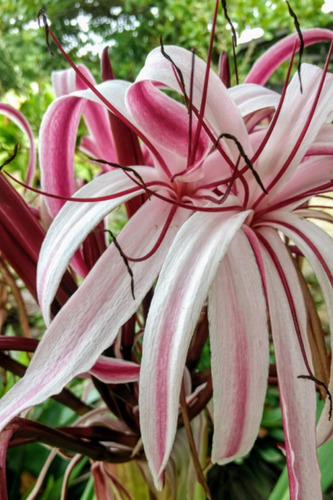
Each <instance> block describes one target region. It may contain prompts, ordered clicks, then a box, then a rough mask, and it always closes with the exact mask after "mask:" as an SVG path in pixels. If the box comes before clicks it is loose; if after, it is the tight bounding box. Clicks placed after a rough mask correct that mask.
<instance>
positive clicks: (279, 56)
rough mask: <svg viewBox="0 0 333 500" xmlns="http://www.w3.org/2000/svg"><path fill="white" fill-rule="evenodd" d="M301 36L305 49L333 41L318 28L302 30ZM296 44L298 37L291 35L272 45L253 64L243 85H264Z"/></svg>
mask: <svg viewBox="0 0 333 500" xmlns="http://www.w3.org/2000/svg"><path fill="white" fill-rule="evenodd" d="M302 35H303V40H304V46H305V47H307V46H308V45H312V44H314V43H318V42H323V41H326V40H327V41H329V42H332V40H333V32H332V31H330V30H326V29H320V28H314V29H309V30H304V31H303V30H302ZM297 43H298V44H299V35H298V34H297V33H293V34H292V35H289V36H287V37H285V38H283V39H282V40H281V41H279V42H277V43H276V44H275V45H273V47H271V48H270V49H269V50H267V51H266V52H265V53H264V54H263V55H262V56H261V57H260V58H259V59H258V60H257V61H256V62H255V64H254V65H253V67H252V69H251V71H250V72H249V74H248V75H247V77H246V78H245V83H257V84H259V85H264V84H265V83H266V82H267V80H268V79H269V77H270V76H271V75H272V74H273V73H274V71H275V70H276V69H277V68H278V67H279V66H280V65H281V63H282V62H283V61H286V60H287V59H289V57H290V56H291V55H292V53H293V50H294V47H295V44H297ZM298 48H299V46H298Z"/></svg>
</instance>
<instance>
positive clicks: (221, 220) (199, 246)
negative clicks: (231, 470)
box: [139, 211, 250, 488]
mask: <svg viewBox="0 0 333 500" xmlns="http://www.w3.org/2000/svg"><path fill="white" fill-rule="evenodd" d="M249 214H250V211H244V212H241V213H239V214H236V215H233V216H232V217H230V218H225V217H223V216H221V214H211V213H210V214H207V213H195V214H194V215H193V216H192V217H191V218H190V219H189V220H188V221H187V223H186V224H184V226H183V227H182V229H181V231H179V233H178V235H177V237H176V239H175V241H174V243H173V245H172V247H171V248H170V251H169V253H168V256H167V259H166V261H165V263H164V265H163V268H162V270H161V273H160V276H159V280H158V283H157V286H156V289H155V294H154V298H153V301H152V303H151V307H150V311H149V315H148V318H147V323H146V329H145V334H144V340H143V357H142V363H141V374H140V391H139V407H140V426H141V434H142V439H143V444H144V448H145V453H146V456H147V458H148V463H149V467H150V469H151V471H152V474H153V477H154V482H155V484H156V487H157V488H161V486H162V484H161V483H162V479H161V478H162V475H163V470H164V468H165V466H166V464H167V461H168V458H169V455H170V452H171V449H172V445H173V442H174V437H175V433H176V427H177V417H178V404H179V394H180V387H181V382H182V377H183V373H184V367H185V360H186V355H187V350H188V347H189V343H190V341H191V336H192V333H193V330H194V327H195V325H196V323H197V321H198V318H199V315H200V312H201V309H202V306H203V304H204V301H205V300H206V298H207V295H208V290H209V287H210V284H211V283H212V281H213V279H214V276H215V274H216V271H217V268H218V266H219V263H220V261H221V260H222V259H223V257H224V255H225V253H226V252H227V250H228V247H229V245H230V243H231V241H232V239H233V238H234V236H235V234H236V233H237V231H238V230H239V228H240V226H241V225H242V223H243V222H244V220H245V219H246V217H247V216H248V215H249Z"/></svg>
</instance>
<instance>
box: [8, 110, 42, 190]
mask: <svg viewBox="0 0 333 500" xmlns="http://www.w3.org/2000/svg"><path fill="white" fill-rule="evenodd" d="M0 114H2V115H5V116H8V118H10V119H11V120H12V122H14V123H15V124H16V125H17V126H18V127H19V128H20V129H21V130H22V132H24V133H25V134H26V136H27V137H28V140H29V143H30V157H29V164H28V169H27V177H26V183H27V184H29V185H30V184H31V183H32V180H33V178H34V175H35V170H36V149H35V142H34V136H33V133H32V130H31V127H30V125H29V123H28V121H27V120H26V118H25V117H24V116H23V115H22V113H20V112H19V111H18V110H17V109H15V108H13V107H12V106H10V105H9V104H4V103H2V102H1V103H0Z"/></svg>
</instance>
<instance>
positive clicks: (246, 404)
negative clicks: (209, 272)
mask: <svg viewBox="0 0 333 500" xmlns="http://www.w3.org/2000/svg"><path fill="white" fill-rule="evenodd" d="M242 262H243V263H244V262H246V268H244V267H243V266H242V265H241V263H242ZM208 319H209V331H210V339H211V366H212V378H213V401H214V422H215V425H214V436H213V449H212V462H213V463H215V462H218V463H219V464H225V463H227V462H230V461H232V460H233V459H234V458H236V457H239V456H243V455H245V454H246V453H248V452H249V451H250V449H251V448H252V446H253V444H254V441H255V440H256V438H257V436H258V431H259V426H260V421H261V416H262V411H263V406H264V400H265V395H266V388H267V377H268V364H269V342H268V339H269V335H268V325H267V310H266V302H265V296H264V291H263V285H262V279H261V276H260V273H259V270H258V266H257V263H256V260H255V257H254V255H253V251H252V249H251V246H250V243H249V242H248V240H247V238H246V237H245V236H244V234H243V233H242V231H239V232H238V233H237V235H236V237H235V238H234V240H233V241H232V243H231V245H230V247H229V251H228V253H227V254H226V256H225V258H224V259H223V262H222V263H221V265H220V268H219V270H218V273H217V275H216V278H215V280H214V282H213V284H212V287H211V290H210V293H209V297H208Z"/></svg>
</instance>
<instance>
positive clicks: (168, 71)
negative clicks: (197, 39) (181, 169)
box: [136, 45, 251, 159]
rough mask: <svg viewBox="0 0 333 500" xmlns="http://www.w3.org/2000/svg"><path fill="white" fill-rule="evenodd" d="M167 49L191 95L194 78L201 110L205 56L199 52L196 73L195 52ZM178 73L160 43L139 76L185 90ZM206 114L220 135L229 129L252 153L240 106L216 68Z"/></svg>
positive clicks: (210, 82)
mask: <svg viewBox="0 0 333 500" xmlns="http://www.w3.org/2000/svg"><path fill="white" fill-rule="evenodd" d="M164 50H165V52H166V53H167V54H168V56H169V57H170V58H171V59H172V61H173V62H174V64H175V65H176V66H177V67H178V68H179V69H180V71H181V73H182V76H183V80H184V84H185V91H186V93H187V96H189V95H190V88H191V83H192V81H193V104H194V106H195V107H196V108H197V109H198V110H199V109H200V106H201V102H202V99H203V89H204V81H205V73H206V68H207V64H206V63H205V62H204V61H203V60H202V59H200V58H199V57H197V56H195V60H194V74H193V73H192V65H193V53H192V52H191V51H189V50H185V49H183V48H181V47H175V46H172V45H171V46H165V47H164ZM176 74H177V73H176V72H175V71H174V69H173V66H172V65H171V63H170V61H169V60H168V59H167V58H166V57H165V56H164V55H163V54H162V52H161V48H160V47H158V48H156V49H154V50H152V51H151V52H150V54H148V56H147V59H146V62H145V65H144V67H143V68H142V70H141V71H140V73H139V75H138V76H137V78H136V82H138V81H142V80H150V81H154V82H157V83H159V84H162V85H164V86H167V87H169V88H170V89H173V90H175V91H177V92H179V93H182V89H181V87H180V84H179V79H178V78H177V76H176ZM204 117H205V121H206V122H207V123H208V124H209V126H210V127H213V131H215V134H216V135H217V136H219V135H220V134H222V133H228V134H231V135H233V136H235V137H236V138H237V139H238V141H239V142H240V143H241V144H242V146H243V148H244V150H245V152H246V153H247V155H248V156H249V155H250V154H251V146H250V142H249V139H248V134H247V130H246V127H245V124H244V122H243V120H242V118H241V116H240V113H239V111H238V109H237V106H236V105H235V103H234V102H233V100H232V99H231V98H230V95H229V93H228V90H227V88H226V87H225V86H224V85H223V83H222V82H221V80H220V79H219V77H218V76H217V75H216V74H215V73H214V71H212V70H210V72H209V83H208V90H207V102H206V106H205V114H204ZM227 147H228V148H229V147H230V150H231V151H233V153H234V155H235V158H236V159H237V158H238V149H237V148H236V147H235V146H234V144H231V145H229V144H227Z"/></svg>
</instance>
